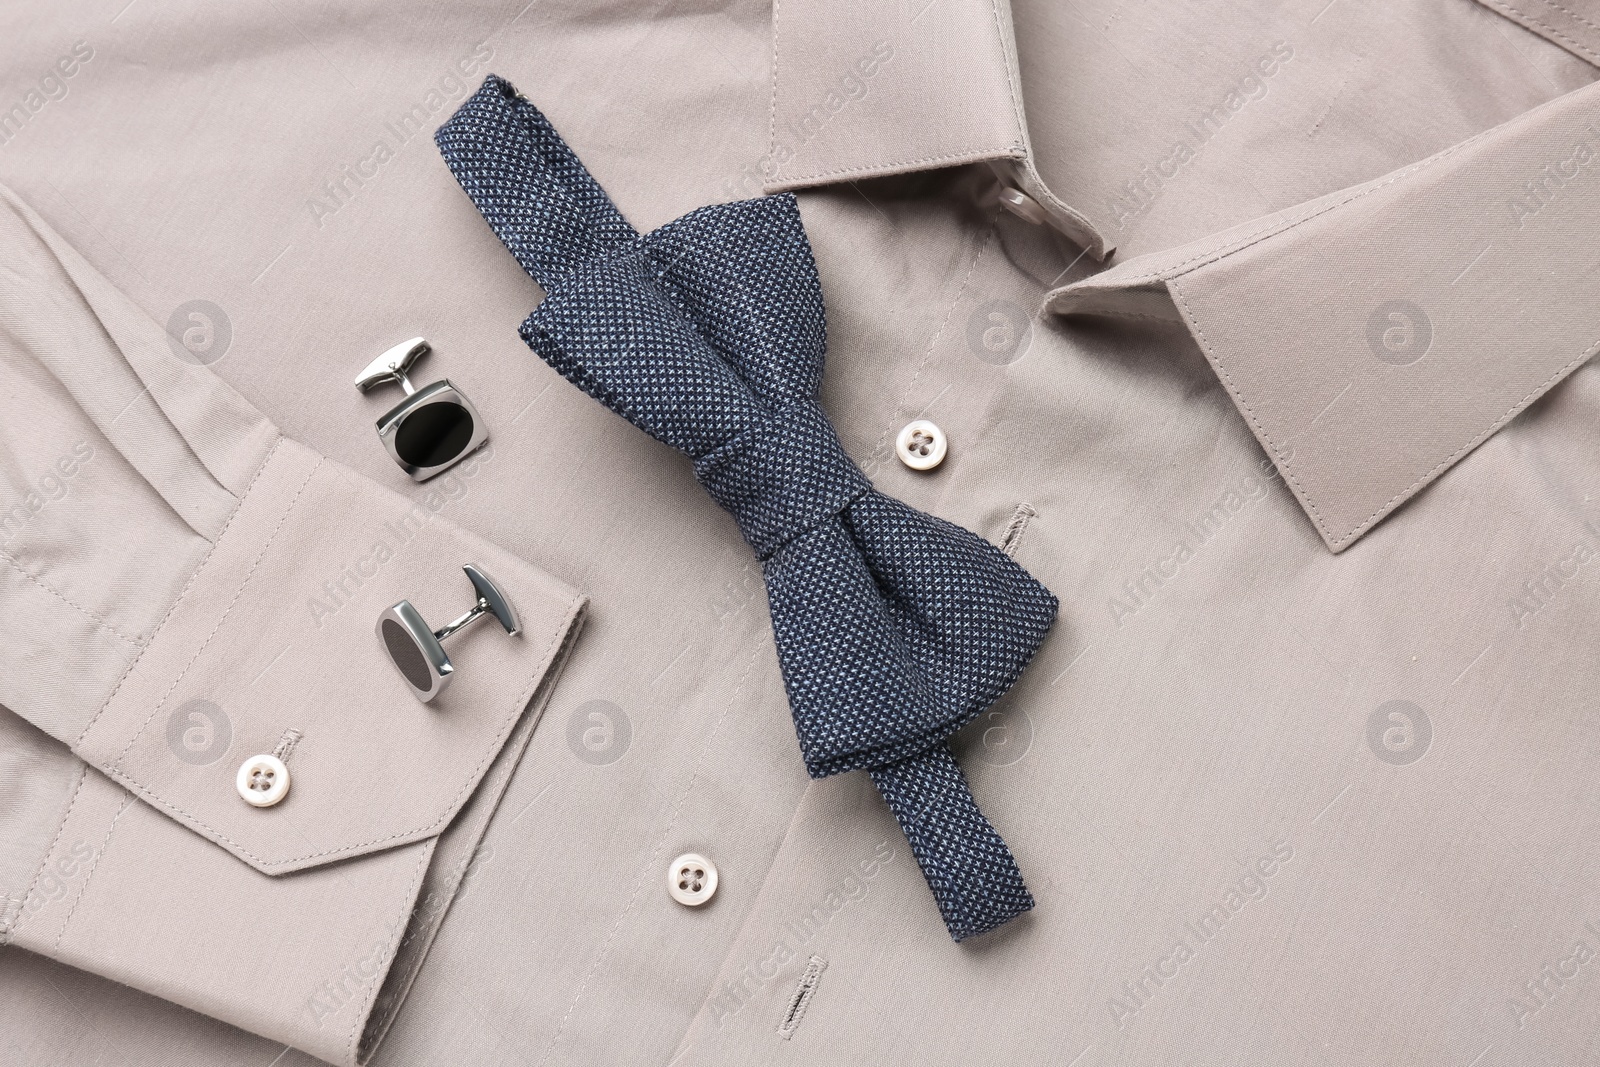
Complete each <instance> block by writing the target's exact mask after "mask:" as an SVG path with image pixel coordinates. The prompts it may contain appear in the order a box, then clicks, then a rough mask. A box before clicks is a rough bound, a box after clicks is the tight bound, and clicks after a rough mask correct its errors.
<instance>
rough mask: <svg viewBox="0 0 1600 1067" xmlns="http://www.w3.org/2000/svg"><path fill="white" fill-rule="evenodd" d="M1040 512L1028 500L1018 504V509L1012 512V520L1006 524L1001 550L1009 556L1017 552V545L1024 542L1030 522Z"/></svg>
mask: <svg viewBox="0 0 1600 1067" xmlns="http://www.w3.org/2000/svg"><path fill="white" fill-rule="evenodd" d="M1037 514H1039V513H1038V512H1037V511H1034V510H1033V505H1032V504H1029V503H1028V502H1027V501H1023V502H1022V503H1020V504H1018V505H1017V510H1016V511H1014V512H1012V514H1011V521H1010V522H1009V523H1007V524H1006V532H1005V533H1004V534H1002V535H1001V537H1000V551H1002V552H1004V553H1005V554H1006V555H1008V556H1013V557H1014V556H1015V555H1016V554H1017V546H1018V545H1020V544H1022V535H1023V534H1025V533H1027V532H1028V523H1029V522H1031V521H1032V520H1033V517H1034V516H1035V515H1037Z"/></svg>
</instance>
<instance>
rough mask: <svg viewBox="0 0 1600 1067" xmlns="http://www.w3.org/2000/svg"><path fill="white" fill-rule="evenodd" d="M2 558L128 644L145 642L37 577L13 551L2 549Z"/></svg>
mask: <svg viewBox="0 0 1600 1067" xmlns="http://www.w3.org/2000/svg"><path fill="white" fill-rule="evenodd" d="M0 559H3V560H5V561H6V563H8V564H9V565H10V566H11V569H12V570H14V571H16V572H17V573H18V574H20V575H22V576H23V577H24V578H26V579H28V581H30V582H32V583H33V584H34V585H36V586H38V587H39V588H40V589H43V590H44V591H45V592H47V593H49V594H50V595H51V596H53V597H55V598H56V599H57V600H59V601H61V602H62V603H63V604H65V605H66V606H67V607H69V608H72V609H73V610H74V611H77V612H79V613H81V614H83V615H84V616H86V617H87V618H89V619H91V620H93V621H94V622H95V624H96V625H97V626H99V628H100V629H102V630H108V631H110V632H111V633H112V634H115V635H116V636H117V637H120V638H122V640H123V641H125V642H127V643H128V644H130V645H132V646H134V647H135V648H138V647H140V646H141V645H142V644H143V642H142V641H140V640H139V638H137V637H129V636H128V635H127V634H125V633H123V632H122V631H121V630H119V629H117V628H116V627H115V626H113V625H111V623H110V621H109V620H107V619H106V617H105V616H104V615H100V614H98V613H96V612H93V611H90V610H89V609H88V608H86V607H84V606H83V605H81V604H79V603H77V602H76V601H74V600H71V599H70V598H68V597H67V595H66V594H65V593H62V592H61V591H60V590H59V589H56V588H55V587H54V586H51V585H47V584H46V583H45V582H43V581H41V580H40V579H38V578H36V577H35V576H34V575H33V574H32V573H31V572H30V571H29V570H28V569H27V568H26V567H24V566H23V565H22V564H21V563H19V562H18V561H17V559H16V557H14V556H12V555H11V553H9V552H5V551H0Z"/></svg>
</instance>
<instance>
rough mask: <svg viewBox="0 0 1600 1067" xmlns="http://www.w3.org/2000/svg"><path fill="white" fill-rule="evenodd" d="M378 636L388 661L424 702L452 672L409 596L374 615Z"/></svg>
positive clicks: (441, 685)
mask: <svg viewBox="0 0 1600 1067" xmlns="http://www.w3.org/2000/svg"><path fill="white" fill-rule="evenodd" d="M378 638H379V639H380V640H381V641H382V642H383V650H384V651H385V652H387V653H389V662H390V663H393V664H394V669H395V670H397V671H399V672H400V677H402V678H404V679H405V680H406V684H407V685H409V686H410V687H411V691H412V692H413V693H415V694H416V695H417V699H418V700H420V701H422V702H423V703H424V704H426V703H428V702H429V701H430V700H432V699H433V698H434V697H436V696H438V695H439V693H440V691H441V690H443V689H444V687H445V685H446V683H448V682H449V681H450V675H451V674H453V673H455V667H454V666H453V665H452V664H451V663H450V657H449V656H448V655H446V654H445V650H444V646H443V645H442V644H440V643H439V639H438V638H437V637H435V636H434V634H433V628H432V627H431V626H429V625H428V624H427V623H426V622H424V621H423V618H422V613H421V612H419V611H418V610H417V609H416V608H415V607H413V606H412V604H411V601H409V600H402V601H400V603H398V604H396V605H394V606H393V607H391V608H389V609H388V610H387V611H385V612H384V613H383V614H382V615H380V616H378Z"/></svg>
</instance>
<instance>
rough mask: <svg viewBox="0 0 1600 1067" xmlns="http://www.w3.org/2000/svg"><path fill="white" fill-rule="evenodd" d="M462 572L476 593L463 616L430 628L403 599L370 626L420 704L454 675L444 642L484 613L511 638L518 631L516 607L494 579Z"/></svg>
mask: <svg viewBox="0 0 1600 1067" xmlns="http://www.w3.org/2000/svg"><path fill="white" fill-rule="evenodd" d="M461 569H462V570H463V571H465V572H466V575H467V580H468V581H470V582H471V583H472V589H473V592H475V593H476V594H477V600H476V601H475V602H474V603H473V605H472V607H470V608H468V609H467V611H466V613H465V614H464V615H461V616H459V617H458V618H456V619H453V620H451V621H450V622H448V623H446V624H445V625H444V626H441V627H440V628H439V629H437V630H435V629H434V628H433V627H431V626H429V625H428V623H427V622H426V620H424V619H423V617H422V613H421V612H420V611H418V610H417V609H416V607H415V605H413V604H412V603H411V601H409V600H402V601H400V603H398V604H395V605H392V606H391V607H389V608H387V609H385V610H384V612H383V614H381V615H379V616H378V622H377V625H376V626H375V627H373V629H374V630H375V631H376V633H377V635H378V640H379V641H381V642H382V643H383V650H384V651H385V652H387V653H388V655H389V662H390V663H392V664H394V669H395V670H396V671H398V672H399V673H400V677H402V678H404V679H405V680H406V684H407V685H409V686H410V687H411V691H412V692H413V693H415V694H416V696H417V699H418V700H420V701H422V702H423V703H424V704H426V703H428V702H429V701H431V700H432V699H433V698H434V697H436V696H438V695H439V694H440V693H441V692H442V691H443V690H444V687H445V686H446V685H448V684H449V682H450V679H451V678H452V677H453V676H454V674H455V666H454V665H453V664H452V663H451V662H450V657H449V656H448V655H447V654H446V653H445V650H444V644H443V642H444V640H445V638H447V637H449V636H450V635H451V634H454V633H456V632H458V631H460V630H461V629H463V628H464V627H466V626H469V625H471V624H472V623H474V622H476V621H477V620H478V619H480V618H482V617H483V616H485V615H487V616H490V617H492V618H493V619H495V620H496V621H497V622H499V623H500V626H501V627H502V628H503V629H504V630H505V632H506V633H507V634H509V635H511V636H513V637H515V636H516V635H517V634H519V633H521V632H522V630H521V624H520V623H519V622H518V620H517V610H516V608H514V607H512V606H511V601H510V600H509V599H508V598H507V597H506V595H505V592H504V591H503V590H502V589H501V588H500V586H499V585H497V584H496V583H495V580H494V579H493V578H491V577H489V575H488V574H487V573H486V572H485V571H484V570H483V568H482V567H479V566H478V565H476V564H473V563H468V564H467V565H466V566H464V567H462V568H461Z"/></svg>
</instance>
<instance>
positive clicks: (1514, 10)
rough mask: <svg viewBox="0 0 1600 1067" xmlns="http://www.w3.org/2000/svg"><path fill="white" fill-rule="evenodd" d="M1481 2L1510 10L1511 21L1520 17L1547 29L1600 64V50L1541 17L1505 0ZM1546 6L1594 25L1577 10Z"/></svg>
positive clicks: (1586, 57)
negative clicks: (1567, 33) (1563, 31)
mask: <svg viewBox="0 0 1600 1067" xmlns="http://www.w3.org/2000/svg"><path fill="white" fill-rule="evenodd" d="M1483 2H1484V3H1485V4H1486V5H1488V6H1489V7H1491V8H1494V9H1495V10H1496V11H1500V12H1502V13H1505V12H1510V13H1511V15H1510V17H1511V18H1512V21H1514V22H1520V21H1521V20H1522V19H1527V20H1528V22H1530V23H1532V24H1533V25H1535V26H1537V27H1539V28H1540V29H1542V30H1545V31H1548V32H1549V34H1550V35H1551V36H1552V37H1555V38H1556V39H1557V40H1560V41H1562V42H1564V43H1566V44H1569V45H1571V46H1572V47H1573V48H1576V49H1577V50H1578V52H1579V53H1581V55H1582V57H1583V58H1584V59H1587V60H1590V61H1592V62H1593V63H1596V64H1600V52H1596V51H1595V50H1594V49H1592V48H1590V47H1589V46H1588V45H1586V44H1584V43H1583V42H1582V41H1579V40H1577V39H1576V38H1573V37H1569V36H1567V35H1566V34H1564V33H1562V32H1561V31H1560V30H1558V29H1556V28H1555V27H1554V26H1552V25H1550V24H1549V23H1548V22H1545V21H1544V20H1543V19H1541V18H1539V17H1538V16H1536V15H1531V14H1529V13H1528V12H1526V11H1524V10H1522V9H1521V8H1519V7H1515V6H1513V5H1512V4H1508V3H1506V2H1505V0H1483ZM1546 2H1547V3H1548V0H1546ZM1548 6H1550V7H1553V8H1556V9H1557V10H1559V11H1565V12H1566V13H1567V14H1569V15H1571V16H1572V17H1573V18H1574V19H1576V20H1577V21H1579V22H1581V23H1583V24H1584V25H1586V26H1594V25H1595V24H1594V23H1592V22H1590V21H1589V20H1588V19H1586V18H1584V17H1583V16H1582V15H1579V14H1578V13H1577V12H1575V11H1572V10H1570V9H1568V8H1564V7H1562V6H1561V5H1560V4H1554V3H1549V4H1548ZM1595 28H1596V29H1600V26H1596V27H1595Z"/></svg>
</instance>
